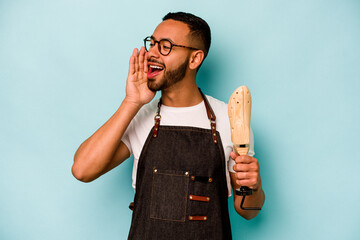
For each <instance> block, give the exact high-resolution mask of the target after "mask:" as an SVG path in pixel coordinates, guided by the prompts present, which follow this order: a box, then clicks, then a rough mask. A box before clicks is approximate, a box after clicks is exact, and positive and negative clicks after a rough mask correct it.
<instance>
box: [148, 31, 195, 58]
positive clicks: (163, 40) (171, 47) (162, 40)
mask: <svg viewBox="0 0 360 240" xmlns="http://www.w3.org/2000/svg"><path fill="white" fill-rule="evenodd" d="M148 41H153V42H154V47H155V45H156V43H157V44H158V50H159V53H160V54H161V55H163V56H167V55H169V54H170V52H171V50H172V49H173V47H182V48H188V49H191V50H200V49H197V48H193V47H188V46H184V45H178V44H174V43H172V42H171V41H170V40H168V39H160V40H159V41H156V40H155V39H154V38H152V37H150V36H149V37H146V38H145V39H144V46H145V50H146V51H147V52H148V51H149V50H150V49H147V48H146V42H148ZM161 42H168V43H170V50H169V52H168V53H167V54H164V53H162V52H161V47H160V43H161Z"/></svg>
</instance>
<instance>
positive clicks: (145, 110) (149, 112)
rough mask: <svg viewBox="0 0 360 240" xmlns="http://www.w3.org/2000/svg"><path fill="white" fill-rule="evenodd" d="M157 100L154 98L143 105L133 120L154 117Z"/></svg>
mask: <svg viewBox="0 0 360 240" xmlns="http://www.w3.org/2000/svg"><path fill="white" fill-rule="evenodd" d="M159 100H160V99H155V100H153V101H152V102H150V103H148V104H146V105H144V106H143V107H142V108H141V109H140V110H139V112H138V113H137V114H136V116H135V120H140V119H146V118H154V116H155V114H156V110H157V105H158V103H159Z"/></svg>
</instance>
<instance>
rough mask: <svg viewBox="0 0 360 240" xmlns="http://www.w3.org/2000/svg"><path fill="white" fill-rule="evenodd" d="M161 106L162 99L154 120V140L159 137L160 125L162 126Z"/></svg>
mask: <svg viewBox="0 0 360 240" xmlns="http://www.w3.org/2000/svg"><path fill="white" fill-rule="evenodd" d="M160 106H161V98H160V100H159V103H158V108H157V111H156V115H155V117H154V120H155V125H154V131H153V137H154V138H156V137H157V135H158V131H159V125H160V119H161V115H160Z"/></svg>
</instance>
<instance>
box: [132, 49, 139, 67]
mask: <svg viewBox="0 0 360 240" xmlns="http://www.w3.org/2000/svg"><path fill="white" fill-rule="evenodd" d="M135 49H136V50H134V52H136V54H135V72H138V71H139V54H138V51H139V50H138V49H137V48H135ZM133 56H134V54H133Z"/></svg>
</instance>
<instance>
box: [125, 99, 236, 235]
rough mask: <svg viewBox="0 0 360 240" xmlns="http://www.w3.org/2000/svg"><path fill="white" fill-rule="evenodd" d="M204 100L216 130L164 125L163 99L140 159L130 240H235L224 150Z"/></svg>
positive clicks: (211, 115)
mask: <svg viewBox="0 0 360 240" xmlns="http://www.w3.org/2000/svg"><path fill="white" fill-rule="evenodd" d="M201 94H202V93H201ZM202 96H203V98H204V103H205V106H206V110H207V114H208V118H209V120H210V124H211V129H203V128H195V127H183V126H160V119H161V117H160V107H161V100H160V101H159V104H158V111H157V114H156V116H155V126H154V127H153V128H152V129H151V131H150V133H149V136H148V138H147V140H146V142H145V144H144V147H143V149H142V152H141V155H140V158H139V163H138V169H137V177H136V194H135V200H134V208H133V216H132V222H131V228H130V233H129V238H128V239H139V240H140V239H141V240H148V239H154V240H155V239H156V240H161V239H166V240H172V239H195V240H196V239H217V240H218V239H226V240H228V239H231V228H230V219H229V212H228V189H227V183H226V175H225V171H226V168H225V157H224V150H223V146H222V143H221V139H220V135H219V132H217V131H216V124H215V114H214V113H213V111H212V109H211V107H210V105H209V103H208V101H207V99H206V97H205V95H203V94H202Z"/></svg>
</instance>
